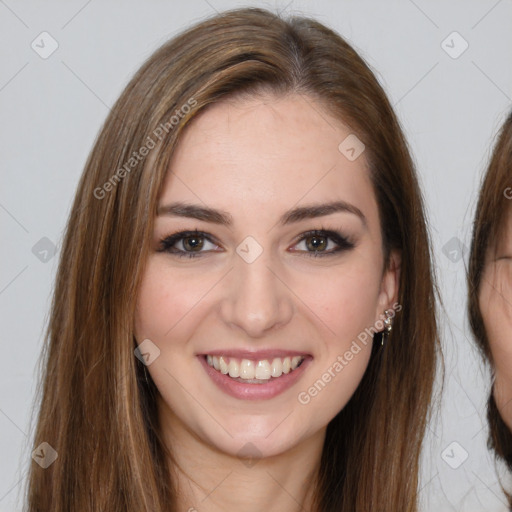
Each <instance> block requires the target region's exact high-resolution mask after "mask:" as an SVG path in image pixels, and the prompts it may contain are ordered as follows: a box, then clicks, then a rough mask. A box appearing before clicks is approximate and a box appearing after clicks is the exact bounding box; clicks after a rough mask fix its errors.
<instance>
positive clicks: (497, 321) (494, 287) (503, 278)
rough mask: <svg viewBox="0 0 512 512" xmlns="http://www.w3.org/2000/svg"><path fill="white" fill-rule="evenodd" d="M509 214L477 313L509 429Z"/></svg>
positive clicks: (492, 253) (511, 405) (511, 369)
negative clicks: (488, 349)
mask: <svg viewBox="0 0 512 512" xmlns="http://www.w3.org/2000/svg"><path fill="white" fill-rule="evenodd" d="M511 230H512V215H511V214H510V213H509V215H508V216H507V220H506V225H505V226H504V231H503V233H502V236H500V237H499V238H498V242H497V246H496V249H495V250H494V249H493V248H490V249H489V250H488V251H487V256H486V264H485V267H484V272H483V275H482V284H481V287H480V296H479V303H480V310H481V312H482V318H483V320H484V325H485V331H486V333H487V338H488V340H489V345H490V348H491V354H492V358H493V364H494V369H495V380H494V386H493V393H494V398H495V401H496V406H497V407H498V410H499V411H500V415H501V417H502V418H503V421H504V422H505V423H506V424H507V426H508V427H509V429H511V430H512V346H511V344H510V332H511V331H512V236H511V233H512V231H511Z"/></svg>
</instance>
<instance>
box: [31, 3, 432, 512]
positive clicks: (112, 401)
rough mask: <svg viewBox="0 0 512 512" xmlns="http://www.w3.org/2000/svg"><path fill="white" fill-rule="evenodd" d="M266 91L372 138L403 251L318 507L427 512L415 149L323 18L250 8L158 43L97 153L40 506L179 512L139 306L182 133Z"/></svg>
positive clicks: (381, 187)
mask: <svg viewBox="0 0 512 512" xmlns="http://www.w3.org/2000/svg"><path fill="white" fill-rule="evenodd" d="M262 91H266V92H272V93H274V94H281V95H282V94H288V93H298V94H302V95H304V96H305V97H309V98H313V99H317V100H318V101H319V102H320V104H321V105H322V106H323V107H324V109H325V110H326V111H328V112H330V114H332V115H334V116H335V117H337V118H338V119H340V120H342V121H343V122H344V123H346V124H347V125H348V126H350V127H351V129H352V130H353V131H354V133H356V134H357V137H358V138H359V139H360V140H361V141H362V142H363V143H364V144H365V145H366V150H365V157H366V159H367V162H368V166H369V170H370V175H371V179H372V183H373V187H374V191H375V195H376V198H377V202H378V205H379V214H380V219H381V227H382V233H383V240H384V246H385V258H386V261H388V258H389V252H390V250H392V249H397V250H398V251H399V252H400V253H401V277H400V286H399V298H398V300H399V303H400V305H402V307H403V309H402V311H401V312H400V314H398V315H397V316H396V318H395V322H394V326H393V331H392V334H391V335H390V338H389V340H388V342H387V343H386V345H385V346H384V347H383V348H382V349H381V350H379V351H376V350H375V351H374V352H375V353H374V354H373V356H372V358H371V361H370V363H369V366H368V369H367V371H366V373H365V375H364V377H363V380H362V382H361V384H360V386H359V387H358V389H357V390H356V392H355V394H354V396H353V397H352V398H351V400H350V401H349V403H348V404H347V406H346V407H345V408H344V409H343V410H342V411H340V413H339V414H338V415H337V416H336V417H335V418H334V419H333V420H332V421H331V422H330V424H329V425H328V428H327V433H326V440H325V446H324V450H323V453H322V461H321V470H320V474H319V478H318V485H317V487H316V501H315V507H316V508H315V510H316V511H318V512H331V511H332V512H334V511H336V512H363V511H364V512H368V511H383V510H385V511H389V510H394V511H400V512H414V511H416V510H417V492H418V466H419V457H420V450H421V446H422V441H423V437H424V433H425V428H426V422H427V421H428V418H429V411H430V400H431V395H432V390H433V383H434V379H435V369H436V356H437V353H438V349H439V339H438V332H437V324H436V316H435V291H434V283H433V277H432V269H431V254H430V245H429V239H428V233H427V229H426V222H425V217H424V210H423V200H422V197H421V193H420V190H419V186H418V183H417V178H416V174H415V171H414V166H413V162H412V160H411V157H410V154H409V151H408V148H407V144H406V142H405V140H404V136H403V133H402V131H401V128H400V126H399V123H398V121H397V118H396V116H395V114H394V112H393V109H392V107H391V105H390V103H389V101H388V99H387V97H386V95H385V93H384V91H383V89H382V88H381V86H380V85H379V83H378V81H377V80H376V78H375V76H374V74H373V73H372V72H371V70H370V69H369V67H368V66H367V65H366V64H365V62H364V61H363V60H362V59H361V57H359V55H358V54H357V53H356V52H355V50H354V49H353V48H352V47H351V46H350V45H349V44H348V43H347V42H346V41H345V40H344V39H342V38H341V37H340V36H339V35H338V34H336V33H335V32H333V31H332V30H330V29H329V28H327V27H325V26H324V25H322V24H320V23H318V22H316V21H314V20H311V19H307V18H303V17H291V18H290V19H286V20H285V19H283V18H282V17H280V16H277V15H275V14H273V13H271V12H269V11H266V10H263V9H257V8H246V9H238V10H233V11H228V12H224V13H221V14H220V15H216V16H214V17H213V18H210V19H208V20H206V21H204V22H201V23H199V24H197V25H195V26H194V27H192V28H191V29H189V30H187V31H185V32H183V33H182V34H180V35H178V36H177V37H175V38H174V39H172V40H171V41H169V42H168V43H166V44H165V45H164V46H162V47H161V48H160V49H158V50H157V51H156V52H155V53H154V54H153V55H152V56H151V57H150V58H149V59H148V60H147V62H146V63H144V65H143V66H142V67H141V68H140V70H139V71H138V72H137V73H136V74H135V76H134V77H133V79H132V80H131V81H130V83H129V84H128V85H127V87H126V89H125V90H124V91H123V93H122V94H121V96H120V98H119V100H118V101H117V102H116V104H115V106H114V107H113V108H112V112H111V114H110V115H109V116H108V118H107V120H106V122H105V124H104V126H103V128H102V129H101V131H100V133H99V136H98V138H97V140H96V143H95V145H94V148H93V150H92V152H91V154H90V156H89V159H88V161H87V163H86V166H85V170H84V173H83V175H82V178H81V180H80V183H79V185H78V190H77V193H76V197H75V201H74V204H73V207H72V211H71V215H70V218H69V222H68V225H67V230H66V234H65V238H64V243H63V247H62V254H61V260H60V266H59V269H58V275H57V281H56V288H55V294H54V299H53V304H52V310H51V317H50V321H49V326H48V331H47V337H46V343H45V352H44V356H45V357H44V360H43V363H42V367H43V371H44V380H43V390H42V401H41V405H40V411H39V420H38V424H37V429H36V432H35V444H34V446H38V445H39V443H41V442H43V441H46V442H48V443H49V444H50V445H51V446H52V447H53V448H54V449H55V450H57V452H58V459H57V460H56V461H55V462H54V463H53V464H52V465H51V466H49V467H48V468H47V469H42V468H41V467H39V466H38V465H37V464H33V465H32V468H31V474H30V479H29V487H28V491H27V494H28V510H29V511H30V512H35V511H41V512H43V511H44V512H47V511H48V512H49V511H52V512H74V511H77V512H78V511H80V512H86V511H95V512H96V511H98V510H108V511H114V510H115V511H121V510H126V511H133V512H135V511H137V512H140V511H142V510H145V511H146V510H147V511H149V510H151V511H154V512H159V511H164V510H176V508H175V505H173V504H175V503H176V501H175V489H174V488H173V483H172V478H171V474H172V471H171V470H170V467H169V466H168V465H167V464H166V461H167V460H169V459H168V458H166V457H167V455H168V452H167V450H166V447H165V446H164V443H163V442H162V438H161V436H160V434H159V426H158V423H157V416H156V410H155V395H156V393H158V391H157V390H156V388H155V385H154V383H153V382H152V381H151V379H149V380H148V381H146V379H145V378H144V377H143V375H144V373H143V372H142V368H143V365H142V364H141V363H140V362H139V360H138V359H137V358H136V357H134V348H135V347H136V342H135V339H134V335H133V318H134V308H135V300H136V297H137V292H138V288H139V283H140V281H141V276H142V273H143V270H144V265H145V261H146V257H147V254H148V247H149V242H150V238H151V234H152V230H153V219H154V216H155V214H156V205H157V199H158V195H159V192H160V189H161V185H162V183H163V179H164V177H165V174H166V172H167V169H168V167H169V162H170V159H171V156H172V154H173V151H174V150H175V148H176V146H177V144H178V142H179V139H180V134H182V132H183V130H184V128H185V127H186V126H187V125H189V123H190V122H191V121H192V120H193V118H194V116H195V115H197V114H198V113H199V112H200V111H202V110H204V109H205V108H207V106H208V105H209V104H212V103H215V102H218V101H220V100H222V99H223V98H226V97H228V96H234V95H237V94H249V95H250V94H257V93H258V92H262ZM185 105H188V107H187V108H185ZM149 139H151V141H152V142H156V147H155V148H154V149H151V148H150V151H151V157H150V159H146V158H141V159H140V163H138V162H139V160H138V158H137V157H136V156H134V154H137V155H140V153H142V151H141V148H142V147H143V146H145V147H146V148H149V146H150V141H149ZM340 142H341V141H340ZM132 158H136V160H137V162H135V161H133V160H132ZM120 169H124V171H125V172H122V171H120ZM375 346H376V344H375V343H374V348H375Z"/></svg>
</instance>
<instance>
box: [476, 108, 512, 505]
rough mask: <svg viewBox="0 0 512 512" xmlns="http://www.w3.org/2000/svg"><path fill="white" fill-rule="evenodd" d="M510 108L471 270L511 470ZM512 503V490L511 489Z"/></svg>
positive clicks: (497, 421)
mask: <svg viewBox="0 0 512 512" xmlns="http://www.w3.org/2000/svg"><path fill="white" fill-rule="evenodd" d="M511 171H512V113H511V114H509V116H508V118H507V119H506V121H505V123H504V124H503V126H502V128H501V132H500V135H499V138H498V141H497V143H496V146H495V148H494V151H493V154H492V157H491V161H490V164H489V167H488V169H487V172H486V174H485V177H484V180H483V184H482V187H481V190H480V196H479V199H478V204H477V208H476V214H475V222H474V226H473V240H472V244H471V257H470V263H469V272H468V290H469V319H470V324H471V329H472V331H473V334H474V337H475V339H476V341H477V344H478V346H479V348H480V350H481V352H482V354H483V356H484V358H485V360H486V361H487V362H488V363H489V365H490V368H491V371H492V387H491V392H490V394H489V399H488V402H487V419H488V421H489V428H490V432H489V445H490V447H491V448H493V449H494V450H495V452H496V455H497V456H498V457H499V458H500V459H502V460H504V461H505V462H506V464H507V466H508V467H509V469H511V470H512V434H511V430H512V402H511V400H512V350H511V348H510V332H511V330H512V265H511V263H512V236H511V233H512V210H511V203H510V199H512V188H511V177H512V172H511ZM507 497H508V499H509V504H510V507H511V508H512V495H510V494H509V493H507Z"/></svg>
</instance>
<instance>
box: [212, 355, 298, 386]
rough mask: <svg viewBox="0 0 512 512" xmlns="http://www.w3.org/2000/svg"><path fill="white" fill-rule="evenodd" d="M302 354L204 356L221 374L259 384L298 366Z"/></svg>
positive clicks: (240, 380)
mask: <svg viewBox="0 0 512 512" xmlns="http://www.w3.org/2000/svg"><path fill="white" fill-rule="evenodd" d="M302 361H304V356H293V357H274V358H273V359H260V360H252V359H239V358H236V357H227V356H220V357H219V356H211V355H209V354H208V355H207V356H206V362H207V363H208V365H209V366H211V367H212V368H215V370H217V371H218V372H220V373H222V374H223V375H229V376H230V377H231V378H233V379H234V380H237V381H239V382H245V383H247V384H260V383H262V382H265V381H268V380H270V379H271V378H278V377H281V375H283V374H288V373H290V372H292V371H294V370H295V369H296V368H298V367H299V366H300V365H301V363H302Z"/></svg>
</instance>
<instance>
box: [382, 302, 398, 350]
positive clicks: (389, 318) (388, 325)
mask: <svg viewBox="0 0 512 512" xmlns="http://www.w3.org/2000/svg"><path fill="white" fill-rule="evenodd" d="M384 315H385V316H386V318H384V330H383V331H382V337H381V340H380V344H381V345H384V339H385V338H388V336H389V334H390V333H391V331H392V330H393V317H394V316H395V312H394V311H393V310H392V309H386V311H384Z"/></svg>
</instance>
